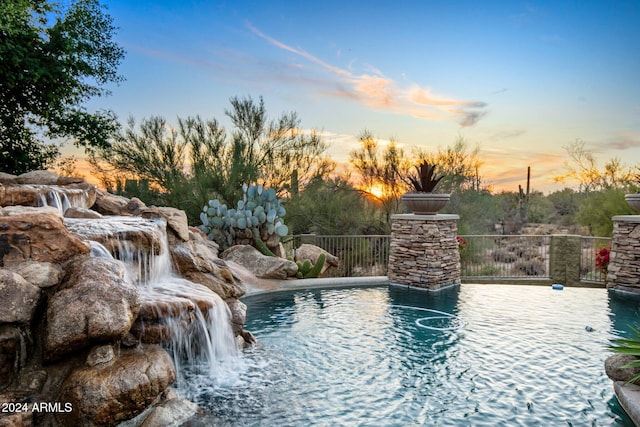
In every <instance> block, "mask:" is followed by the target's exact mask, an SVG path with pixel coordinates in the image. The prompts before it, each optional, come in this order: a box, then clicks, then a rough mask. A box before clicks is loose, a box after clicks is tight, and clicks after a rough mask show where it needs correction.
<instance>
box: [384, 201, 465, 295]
mask: <svg viewBox="0 0 640 427" xmlns="http://www.w3.org/2000/svg"><path fill="white" fill-rule="evenodd" d="M459 218H460V217H459V216H458V215H450V214H437V215H416V214H399V215H393V216H392V217H391V247H390V253H389V268H388V276H389V281H390V282H391V283H393V284H400V285H409V286H415V287H418V288H424V289H428V290H432V291H437V290H440V289H442V288H445V287H449V286H452V285H459V284H460V252H459V250H458V241H457V240H456V236H457V234H458V225H457V220H458V219H459Z"/></svg>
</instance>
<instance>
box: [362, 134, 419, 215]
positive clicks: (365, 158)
mask: <svg viewBox="0 0 640 427" xmlns="http://www.w3.org/2000/svg"><path fill="white" fill-rule="evenodd" d="M358 140H359V141H360V144H361V146H360V148H358V149H356V150H353V151H351V153H350V154H349V157H350V159H349V161H350V162H351V164H352V165H353V167H354V169H355V171H356V172H357V173H358V176H359V180H360V183H359V188H360V190H361V191H363V192H365V193H367V194H368V195H369V197H371V198H374V199H377V200H378V201H379V202H380V204H381V205H382V208H383V209H384V211H385V214H386V217H387V222H390V219H391V215H392V214H394V213H396V212H398V211H399V210H400V197H401V196H402V194H404V193H405V192H406V191H407V188H408V187H407V184H405V182H404V181H403V180H402V179H400V177H401V176H407V175H408V171H409V170H410V164H409V162H408V161H407V160H406V159H405V155H404V151H403V150H402V149H401V148H398V146H397V145H396V143H395V141H393V140H391V141H390V142H389V144H388V145H387V146H386V148H384V150H382V151H381V148H380V145H379V142H378V140H377V139H375V138H374V137H373V135H372V134H371V132H369V131H367V130H365V131H363V132H362V133H361V134H360V136H359V138H358Z"/></svg>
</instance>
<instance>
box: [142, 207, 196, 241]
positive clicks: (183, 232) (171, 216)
mask: <svg viewBox="0 0 640 427" xmlns="http://www.w3.org/2000/svg"><path fill="white" fill-rule="evenodd" d="M140 216H141V217H142V218H164V219H165V220H166V221H167V231H168V232H169V231H170V232H172V233H173V235H174V236H176V237H178V239H179V240H181V241H183V242H186V241H188V240H189V223H188V221H187V214H186V213H185V212H184V211H182V210H180V209H176V208H170V207H152V208H146V209H142V211H141V212H140Z"/></svg>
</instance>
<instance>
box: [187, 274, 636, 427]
mask: <svg viewBox="0 0 640 427" xmlns="http://www.w3.org/2000/svg"><path fill="white" fill-rule="evenodd" d="M245 303H246V304H247V305H248V307H249V309H248V313H249V318H248V319H247V325H246V327H247V329H249V330H251V331H252V332H253V333H254V334H255V335H256V337H257V338H258V342H259V345H258V346H257V347H256V348H255V349H254V350H253V351H252V352H249V353H247V354H245V355H244V356H243V360H242V363H243V364H244V366H245V368H243V369H244V370H243V371H242V381H240V382H238V383H237V385H236V386H230V387H226V388H225V387H217V388H216V387H215V386H213V385H209V386H207V385H206V382H207V381H206V379H204V380H203V381H201V382H200V383H199V384H201V385H202V386H203V387H202V389H201V390H202V391H201V398H200V400H199V402H198V403H199V404H200V405H201V406H204V407H205V409H206V414H205V415H204V416H203V417H202V418H201V419H200V420H197V421H195V422H194V423H193V424H192V425H194V426H199V425H219V426H232V425H243V426H244V425H249V426H272V425H278V426H309V425H312V426H335V425H341V426H423V425H425V426H432V425H434V426H460V425H473V426H485V425H486V426H491V427H495V426H518V425H523V426H547V425H569V426H583V425H598V426H625V425H632V424H631V423H630V421H629V420H628V419H627V418H626V417H625V416H624V415H623V414H622V413H621V412H620V409H619V407H618V406H617V404H616V402H615V399H614V398H613V393H612V388H611V382H610V381H609V380H608V378H607V377H606V375H605V374H604V368H603V361H604V359H605V357H606V356H607V350H606V344H607V343H608V340H609V339H610V338H612V337H613V336H614V335H615V334H617V331H620V330H623V329H624V327H625V325H621V324H620V322H622V321H624V320H621V319H629V318H630V317H629V316H631V315H630V313H631V312H635V310H636V307H637V302H635V303H629V304H626V303H622V302H620V301H614V302H611V301H610V297H609V294H608V293H607V292H606V291H605V290H602V289H572V288H565V290H564V291H562V292H557V291H551V290H550V289H548V288H543V287H529V286H500V285H491V286H487V285H462V287H461V288H460V289H459V290H453V291H446V292H442V293H439V294H436V295H434V294H429V293H424V292H415V291H413V292H412V291H408V290H404V289H396V288H387V287H376V288H359V289H341V290H318V291H305V292H297V293H283V294H272V295H263V296H255V297H251V298H248V299H246V300H245ZM625 304H626V305H625ZM613 312H615V313H616V314H617V315H618V317H615V316H613ZM585 325H590V326H591V327H592V328H593V329H594V330H593V332H587V331H586V330H585ZM194 384H198V381H194Z"/></svg>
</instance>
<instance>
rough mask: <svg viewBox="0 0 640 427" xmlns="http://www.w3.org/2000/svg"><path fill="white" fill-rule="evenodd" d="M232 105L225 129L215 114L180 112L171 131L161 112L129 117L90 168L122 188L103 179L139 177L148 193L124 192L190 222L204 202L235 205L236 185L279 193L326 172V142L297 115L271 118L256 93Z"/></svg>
mask: <svg viewBox="0 0 640 427" xmlns="http://www.w3.org/2000/svg"><path fill="white" fill-rule="evenodd" d="M231 105H232V109H231V110H229V111H227V115H228V116H229V117H230V118H231V120H232V123H233V124H234V129H233V130H232V131H231V133H230V134H228V133H227V132H226V131H225V129H224V128H223V127H222V126H221V124H220V123H219V122H218V121H217V120H215V119H212V120H203V119H202V118H200V117H188V118H186V119H182V118H178V126H177V128H175V129H174V128H171V127H170V126H169V125H168V123H167V121H166V120H165V119H164V118H162V117H151V118H150V119H144V120H142V121H141V122H140V124H137V123H136V122H135V121H134V120H133V119H130V120H129V126H128V127H127V128H126V129H125V130H124V131H123V132H121V133H120V135H119V136H118V138H117V139H116V140H115V141H114V142H113V143H112V144H111V146H110V147H108V148H106V149H104V150H100V152H99V155H98V156H95V157H94V158H93V159H92V161H91V162H92V163H93V165H94V171H98V172H100V173H99V174H98V175H99V176H102V177H103V178H104V182H103V184H104V185H105V186H106V187H107V188H111V189H118V188H121V189H123V188H124V185H122V183H120V184H119V186H118V184H117V183H114V182H108V181H109V179H111V180H113V178H114V177H116V178H118V177H119V178H120V179H122V178H129V179H136V180H143V181H144V182H145V183H148V184H149V188H150V189H151V191H150V192H147V194H136V193H133V194H127V195H129V196H137V197H140V198H141V199H142V200H144V201H145V202H147V201H150V202H152V203H156V204H165V205H170V206H176V207H180V208H181V209H184V210H185V211H186V212H187V215H188V216H189V219H190V220H191V221H192V223H196V222H197V221H198V216H199V213H200V210H201V209H202V206H204V205H205V204H206V203H207V202H208V201H209V200H212V199H219V200H220V201H221V202H223V203H226V204H228V205H235V204H236V202H237V200H239V199H240V198H241V197H242V183H255V182H257V181H260V182H262V183H263V184H264V185H265V186H266V187H269V188H273V189H274V190H276V191H277V192H278V195H279V196H281V195H283V194H285V193H286V192H287V191H289V192H294V191H293V188H292V187H293V185H292V182H294V183H295V186H298V185H300V186H304V185H305V183H307V182H308V181H309V180H310V179H311V178H313V177H314V176H317V175H322V176H324V175H326V174H327V173H328V172H329V171H330V170H331V168H332V162H330V161H329V160H328V158H327V157H326V155H325V151H326V150H327V148H328V147H327V145H326V143H325V142H324V141H323V140H322V138H321V137H320V135H318V134H317V133H316V132H310V133H308V134H307V133H305V132H303V131H302V130H301V129H300V128H299V119H298V118H297V115H296V114H294V113H290V114H283V115H282V116H281V117H280V118H279V119H278V120H274V121H269V120H268V117H267V113H266V109H265V108H264V102H263V101H262V98H260V100H259V102H257V103H256V102H254V101H253V100H252V99H251V98H246V99H239V98H231ZM146 188H147V187H146V186H145V189H146Z"/></svg>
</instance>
